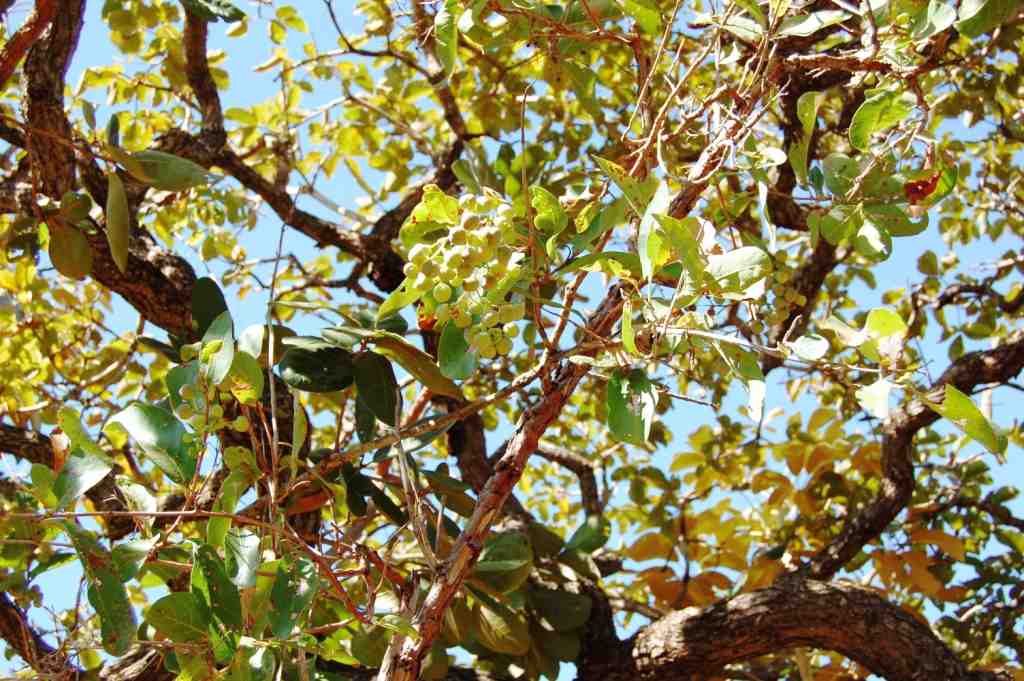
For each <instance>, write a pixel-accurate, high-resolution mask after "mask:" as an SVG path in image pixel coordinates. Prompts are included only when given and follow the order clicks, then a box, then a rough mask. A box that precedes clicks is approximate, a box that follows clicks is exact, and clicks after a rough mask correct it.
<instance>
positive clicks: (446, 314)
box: [434, 294, 452, 324]
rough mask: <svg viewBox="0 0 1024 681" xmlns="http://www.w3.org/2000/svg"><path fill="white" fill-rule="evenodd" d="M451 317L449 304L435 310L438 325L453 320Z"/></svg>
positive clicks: (442, 304)
mask: <svg viewBox="0 0 1024 681" xmlns="http://www.w3.org/2000/svg"><path fill="white" fill-rule="evenodd" d="M435 295H436V294H435ZM451 317H452V315H451V312H450V310H449V308H448V303H441V304H440V305H438V306H437V309H436V310H434V318H435V319H436V320H437V323H438V324H444V323H445V322H446V321H448V320H449V319H451Z"/></svg>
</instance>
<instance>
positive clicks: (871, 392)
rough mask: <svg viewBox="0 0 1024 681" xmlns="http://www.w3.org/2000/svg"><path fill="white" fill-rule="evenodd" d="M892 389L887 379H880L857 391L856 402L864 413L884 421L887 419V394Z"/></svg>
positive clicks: (891, 384) (892, 386)
mask: <svg viewBox="0 0 1024 681" xmlns="http://www.w3.org/2000/svg"><path fill="white" fill-rule="evenodd" d="M894 387H895V386H894V385H893V383H892V382H891V381H890V380H889V379H887V378H884V377H883V378H880V379H878V380H877V381H875V382H874V383H872V384H871V385H866V386H864V387H862V388H858V389H857V392H856V396H857V402H859V403H860V406H861V407H863V408H864V411H866V412H867V413H869V414H871V415H872V416H874V417H875V418H876V419H882V420H883V421H884V420H885V419H887V418H889V394H890V393H891V392H892V389H893V388H894Z"/></svg>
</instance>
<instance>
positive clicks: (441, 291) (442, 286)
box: [434, 281, 452, 303]
mask: <svg viewBox="0 0 1024 681" xmlns="http://www.w3.org/2000/svg"><path fill="white" fill-rule="evenodd" d="M451 297H452V287H451V286H449V285H448V284H446V283H444V282H443V281H441V282H438V283H437V285H436V286H434V300H436V301H437V302H439V303H446V302H448V301H449V300H450V299H451Z"/></svg>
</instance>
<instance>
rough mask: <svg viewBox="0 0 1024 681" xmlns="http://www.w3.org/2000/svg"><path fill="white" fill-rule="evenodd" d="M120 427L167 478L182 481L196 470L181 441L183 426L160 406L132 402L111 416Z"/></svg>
mask: <svg viewBox="0 0 1024 681" xmlns="http://www.w3.org/2000/svg"><path fill="white" fill-rule="evenodd" d="M110 420H111V421H112V422H114V423H119V424H120V425H121V426H123V427H124V429H125V430H126V431H128V434H129V435H130V436H131V437H132V439H133V440H135V442H136V443H137V444H138V445H139V447H140V448H141V449H142V451H143V452H144V453H145V454H146V456H148V457H149V458H150V459H152V460H153V463H155V464H156V465H157V466H158V467H159V468H160V470H162V471H163V472H164V473H166V474H167V475H168V477H170V478H171V480H174V481H175V482H177V483H179V484H185V483H187V482H189V481H191V480H192V478H193V476H194V475H195V473H196V460H195V457H194V456H193V454H192V452H191V450H190V448H189V447H187V446H186V445H185V443H184V442H183V441H182V436H184V435H185V427H184V426H183V425H181V422H180V421H178V419H176V418H174V415H173V414H172V413H171V412H169V411H167V410H166V409H164V408H162V407H156V406H153V405H151V404H144V403H142V402H134V403H132V404H130V405H128V407H126V408H125V409H123V410H122V411H120V412H118V413H117V414H115V415H114V416H113V417H112V418H111V419H110Z"/></svg>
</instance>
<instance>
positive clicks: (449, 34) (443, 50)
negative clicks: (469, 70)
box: [434, 0, 462, 78]
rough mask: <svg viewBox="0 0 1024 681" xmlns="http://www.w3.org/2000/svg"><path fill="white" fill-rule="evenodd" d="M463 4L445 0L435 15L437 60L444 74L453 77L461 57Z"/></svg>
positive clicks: (455, 0) (454, 0)
mask: <svg viewBox="0 0 1024 681" xmlns="http://www.w3.org/2000/svg"><path fill="white" fill-rule="evenodd" d="M460 16H462V6H461V3H460V2H459V1H458V0H444V2H443V3H442V4H441V5H440V6H439V7H438V10H437V14H435V15H434V36H435V41H436V42H437V50H436V54H437V60H438V61H439V62H441V66H442V67H443V68H444V75H445V76H446V77H449V78H450V77H451V75H452V73H454V72H455V64H456V62H457V61H458V58H459V24H458V21H459V17H460Z"/></svg>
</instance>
